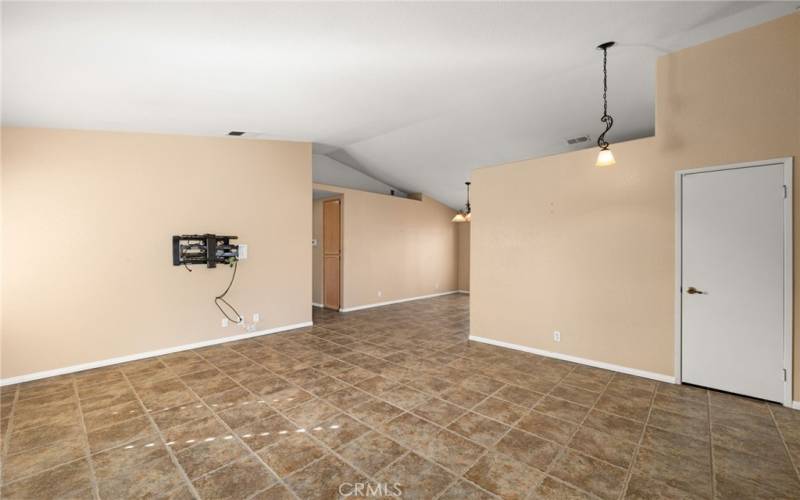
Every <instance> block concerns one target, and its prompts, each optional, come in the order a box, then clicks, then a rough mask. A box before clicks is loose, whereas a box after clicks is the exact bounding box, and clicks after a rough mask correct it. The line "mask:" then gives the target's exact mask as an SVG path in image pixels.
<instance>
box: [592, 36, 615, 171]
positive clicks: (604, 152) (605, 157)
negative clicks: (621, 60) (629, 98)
mask: <svg viewBox="0 0 800 500" xmlns="http://www.w3.org/2000/svg"><path fill="white" fill-rule="evenodd" d="M613 46H614V42H606V43H601V44H600V45H598V46H597V48H598V49H599V50H602V51H603V117H602V118H600V121H601V122H603V123H605V124H606V129H605V130H604V131H603V133H602V134H600V136H599V137H598V138H597V145H598V146H599V147H600V153H598V155H597V162H595V166H596V167H609V166H611V165H613V164H615V163H616V161H615V160H614V153H612V152H611V150H610V149H608V145H609V144H608V142H606V134H607V133H608V131H609V130H611V127H612V126H613V125H614V119H613V118H611V115H609V114H608V96H607V94H608V70H607V69H606V64H607V61H608V49H610V48H611V47H613Z"/></svg>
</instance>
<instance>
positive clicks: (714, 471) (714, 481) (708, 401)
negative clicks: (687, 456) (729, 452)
mask: <svg viewBox="0 0 800 500" xmlns="http://www.w3.org/2000/svg"><path fill="white" fill-rule="evenodd" d="M705 392H706V408H707V410H706V417H707V418H708V456H709V459H710V461H711V464H710V465H711V498H717V467H716V463H715V462H714V431H713V429H712V423H711V393H710V392H708V391H705ZM771 413H772V412H770V414H771Z"/></svg>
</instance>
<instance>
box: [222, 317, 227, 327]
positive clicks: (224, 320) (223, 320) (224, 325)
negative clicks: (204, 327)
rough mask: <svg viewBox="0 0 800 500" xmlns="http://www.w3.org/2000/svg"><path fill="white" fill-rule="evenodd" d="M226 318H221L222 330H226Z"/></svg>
mask: <svg viewBox="0 0 800 500" xmlns="http://www.w3.org/2000/svg"><path fill="white" fill-rule="evenodd" d="M228 323H229V321H228V318H222V328H228Z"/></svg>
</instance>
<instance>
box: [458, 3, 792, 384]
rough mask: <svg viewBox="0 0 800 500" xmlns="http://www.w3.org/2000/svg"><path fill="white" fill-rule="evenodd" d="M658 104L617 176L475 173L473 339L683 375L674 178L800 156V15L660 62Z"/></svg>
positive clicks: (561, 168)
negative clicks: (651, 131)
mask: <svg viewBox="0 0 800 500" xmlns="http://www.w3.org/2000/svg"><path fill="white" fill-rule="evenodd" d="M620 50H622V49H620ZM612 91H613V87H612ZM656 94H657V99H656V117H657V119H656V136H655V137H654V138H650V139H643V140H639V141H632V142H629V143H623V144H614V145H613V146H612V149H613V151H614V154H615V156H616V158H617V165H616V166H613V167H610V168H605V169H602V168H596V167H594V166H593V162H594V159H595V157H596V154H597V152H596V150H594V149H591V150H586V151H581V152H576V153H570V154H565V155H558V156H552V157H547V158H539V159H533V160H527V161H522V162H517V163H512V164H508V165H503V166H499V167H493V168H484V169H479V170H477V171H475V172H474V173H473V178H472V180H473V185H472V186H473V207H474V212H473V220H472V228H471V230H472V232H473V234H472V248H471V250H472V266H471V269H472V276H471V278H472V284H473V286H472V290H471V293H472V296H471V308H472V309H471V313H472V314H471V325H472V335H475V336H481V337H488V338H492V339H496V340H501V341H507V342H512V343H516V344H521V345H525V346H529V347H534V348H539V349H545V350H548V351H555V352H561V353H566V354H570V355H574V356H580V357H583V358H588V359H592V360H596V361H603V362H608V363H614V364H618V365H622V366H626V367H631V368H636V369H641V370H647V371H651V372H656V373H660V374H668V375H671V374H673V371H674V369H673V368H674V361H673V355H674V337H673V335H674V333H673V331H674V330H673V328H674V324H673V323H674V303H673V302H674V300H673V288H674V273H675V269H674V246H675V242H674V230H675V218H674V172H675V171H676V170H681V169H686V168H694V167H703V166H710V165H719V164H727V163H735V162H744V161H751V160H763V159H769V158H776V157H785V156H795V157H797V156H800V14H794V15H791V16H787V17H785V18H782V19H779V20H776V21H773V22H770V23H767V24H765V25H762V26H758V27H755V28H752V29H749V30H746V31H743V32H740V33H737V34H734V35H730V36H727V37H725V38H722V39H719V40H715V41H712V42H709V43H706V44H703V45H700V46H697V47H693V48H689V49H686V50H683V51H680V52H677V53H675V54H671V55H668V56H666V57H664V58H662V59H660V61H659V63H658V68H657V89H656ZM611 112H612V114H613V105H612V108H611ZM610 137H611V138H612V139H613V131H612V133H611V135H610ZM795 205H796V206H795V219H796V220H800V218H798V216H800V197H798V196H795ZM796 255H800V253H796ZM795 269H796V270H798V272H800V262H797V263H796V264H795ZM795 298H796V307H795V309H796V310H798V311H800V291H795ZM795 327H796V329H798V330H796V332H795V351H796V352H795V363H794V367H795V368H794V373H795V399H800V362H799V361H800V338H798V334H797V332H798V331H800V322H798V321H795ZM554 330H560V331H561V339H562V340H561V343H555V342H553V340H552V332H553V331H554Z"/></svg>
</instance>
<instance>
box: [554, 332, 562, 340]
mask: <svg viewBox="0 0 800 500" xmlns="http://www.w3.org/2000/svg"><path fill="white" fill-rule="evenodd" d="M553 340H554V341H555V342H561V332H559V331H555V332H553Z"/></svg>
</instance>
